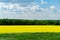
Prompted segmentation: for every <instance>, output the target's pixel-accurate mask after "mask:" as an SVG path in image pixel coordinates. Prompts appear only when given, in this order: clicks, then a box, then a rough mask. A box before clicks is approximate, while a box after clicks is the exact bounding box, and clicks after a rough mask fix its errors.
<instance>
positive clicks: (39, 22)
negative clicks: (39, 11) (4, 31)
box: [0, 19, 60, 25]
mask: <svg viewBox="0 0 60 40" xmlns="http://www.w3.org/2000/svg"><path fill="white" fill-rule="evenodd" d="M0 25H60V20H20V19H0Z"/></svg>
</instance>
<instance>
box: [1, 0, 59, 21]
mask: <svg viewBox="0 0 60 40" xmlns="http://www.w3.org/2000/svg"><path fill="white" fill-rule="evenodd" d="M6 18H8V19H33V20H60V0H0V19H6Z"/></svg>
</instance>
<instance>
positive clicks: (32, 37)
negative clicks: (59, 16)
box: [0, 33, 60, 40]
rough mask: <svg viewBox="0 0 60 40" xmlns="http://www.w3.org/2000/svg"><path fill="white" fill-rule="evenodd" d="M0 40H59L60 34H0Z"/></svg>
mask: <svg viewBox="0 0 60 40" xmlns="http://www.w3.org/2000/svg"><path fill="white" fill-rule="evenodd" d="M0 40H60V33H12V34H0Z"/></svg>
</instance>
